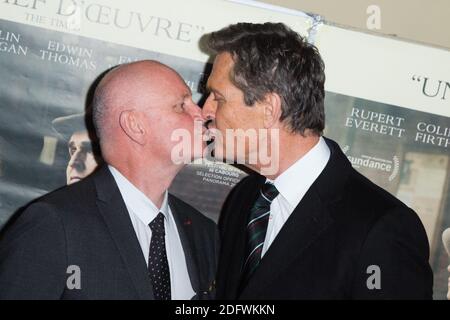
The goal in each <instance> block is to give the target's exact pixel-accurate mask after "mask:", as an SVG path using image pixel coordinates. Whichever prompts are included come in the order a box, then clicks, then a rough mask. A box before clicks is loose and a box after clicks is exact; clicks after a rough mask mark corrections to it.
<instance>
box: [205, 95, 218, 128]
mask: <svg viewBox="0 0 450 320" xmlns="http://www.w3.org/2000/svg"><path fill="white" fill-rule="evenodd" d="M202 116H203V119H204V120H205V121H206V122H211V121H213V120H214V119H215V118H216V106H215V105H214V102H213V101H212V97H211V95H209V97H208V98H207V99H206V101H205V104H204V105H203V108H202Z"/></svg>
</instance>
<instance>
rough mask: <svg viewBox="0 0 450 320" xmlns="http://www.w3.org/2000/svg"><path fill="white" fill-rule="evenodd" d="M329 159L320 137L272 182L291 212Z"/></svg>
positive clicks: (324, 144)
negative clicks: (290, 208)
mask: <svg viewBox="0 0 450 320" xmlns="http://www.w3.org/2000/svg"><path fill="white" fill-rule="evenodd" d="M329 159H330V149H329V148H328V145H327V143H326V142H325V140H324V139H323V138H322V137H320V138H319V141H318V143H317V144H316V145H315V146H314V147H313V148H312V149H311V150H309V151H308V152H307V153H306V154H305V155H304V156H303V157H301V158H300V159H298V160H297V161H296V162H294V164H292V165H291V166H290V167H289V168H288V169H287V170H285V171H284V172H283V173H282V174H281V175H279V176H278V177H277V178H276V179H275V180H274V181H271V180H269V179H267V181H270V182H272V183H274V184H275V187H276V188H277V189H278V191H279V192H280V195H281V196H282V197H283V198H285V199H286V200H287V202H288V203H289V204H290V206H291V207H292V210H293V209H295V207H297V205H298V204H299V203H300V201H301V200H302V198H303V196H304V195H305V194H306V192H307V191H308V189H309V188H310V187H311V185H312V184H313V183H314V181H316V179H317V178H318V177H319V175H320V173H321V172H322V171H323V169H324V168H325V166H326V165H327V163H328V160H329Z"/></svg>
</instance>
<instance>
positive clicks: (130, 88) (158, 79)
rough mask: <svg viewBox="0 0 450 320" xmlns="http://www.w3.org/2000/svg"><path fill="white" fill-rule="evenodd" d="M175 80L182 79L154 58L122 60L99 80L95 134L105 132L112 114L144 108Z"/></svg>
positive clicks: (106, 132) (95, 112)
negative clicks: (133, 60) (125, 62)
mask: <svg viewBox="0 0 450 320" xmlns="http://www.w3.org/2000/svg"><path fill="white" fill-rule="evenodd" d="M174 82H178V83H180V82H183V79H182V78H181V77H180V76H179V75H178V73H176V72H175V71H174V70H173V69H171V68H170V67H168V66H166V65H164V64H162V63H160V62H158V61H154V60H145V61H138V62H132V63H128V64H123V65H120V66H117V67H115V68H114V69H112V70H111V71H109V72H108V73H107V74H106V75H105V76H104V77H103V78H102V80H101V81H100V83H99V84H98V86H97V88H96V90H95V93H94V99H93V118H94V125H95V128H96V131H97V135H98V137H99V138H100V139H101V138H102V136H108V135H110V134H111V132H108V131H109V129H111V128H110V126H111V124H113V122H112V121H111V119H110V118H111V117H114V115H115V114H117V113H118V112H120V111H121V110H126V109H129V108H143V107H145V106H146V105H147V104H149V103H151V102H152V100H153V99H159V98H160V96H161V95H160V93H161V92H163V91H167V88H170V87H171V86H172V85H173V83H174Z"/></svg>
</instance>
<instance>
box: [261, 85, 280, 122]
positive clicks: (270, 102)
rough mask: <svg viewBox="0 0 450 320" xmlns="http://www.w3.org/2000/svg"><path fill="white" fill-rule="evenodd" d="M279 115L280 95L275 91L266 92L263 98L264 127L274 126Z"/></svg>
mask: <svg viewBox="0 0 450 320" xmlns="http://www.w3.org/2000/svg"><path fill="white" fill-rule="evenodd" d="M280 117H281V97H280V96H279V95H278V94H277V93H274V92H272V93H268V94H266V97H265V99H264V128H266V129H268V128H272V127H274V126H275V125H276V124H277V123H278V121H279V120H280Z"/></svg>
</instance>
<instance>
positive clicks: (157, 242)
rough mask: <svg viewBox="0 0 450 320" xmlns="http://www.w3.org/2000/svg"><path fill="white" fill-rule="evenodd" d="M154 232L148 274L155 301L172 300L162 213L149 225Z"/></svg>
mask: <svg viewBox="0 0 450 320" xmlns="http://www.w3.org/2000/svg"><path fill="white" fill-rule="evenodd" d="M149 227H150V229H151V230H152V239H151V240H150V250H149V254H148V273H149V276H150V280H151V281H152V286H153V294H154V296H155V300H170V270H169V263H168V261H167V253H166V241H165V238H164V237H165V235H166V232H165V231H164V215H163V214H162V213H161V212H160V213H158V215H157V216H156V218H155V219H153V221H152V222H150V223H149Z"/></svg>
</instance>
